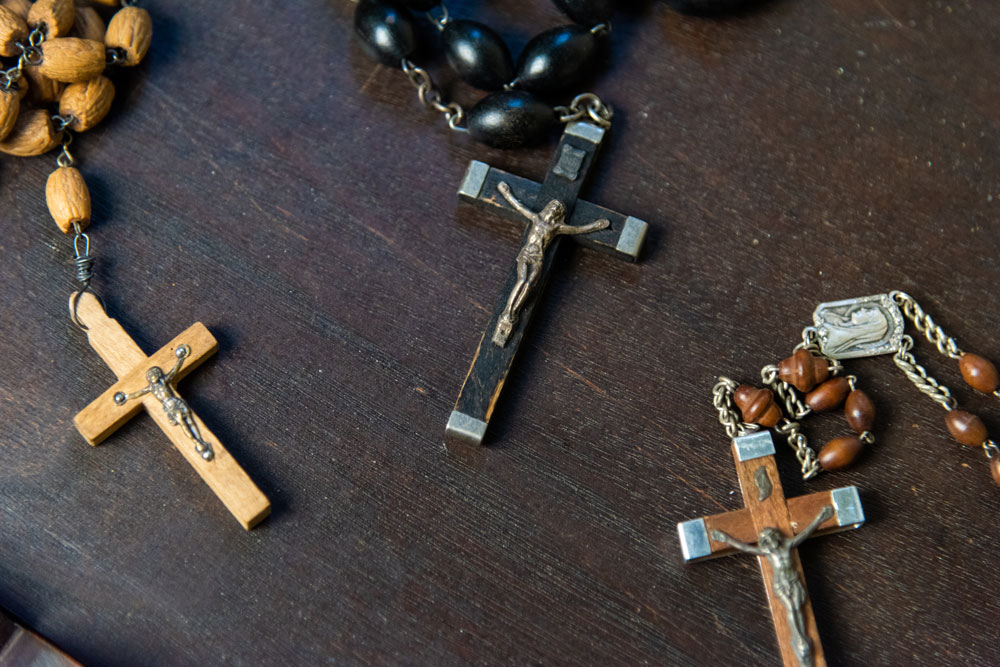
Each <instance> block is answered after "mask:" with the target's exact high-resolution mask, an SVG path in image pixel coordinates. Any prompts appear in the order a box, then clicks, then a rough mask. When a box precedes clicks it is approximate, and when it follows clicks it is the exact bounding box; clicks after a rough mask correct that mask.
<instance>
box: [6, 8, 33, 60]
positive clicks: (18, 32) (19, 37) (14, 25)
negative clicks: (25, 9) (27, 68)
mask: <svg viewBox="0 0 1000 667" xmlns="http://www.w3.org/2000/svg"><path fill="white" fill-rule="evenodd" d="M27 41H28V24H27V23H25V22H24V19H22V18H21V17H20V16H18V15H17V14H15V13H14V11H13V10H12V9H8V8H7V7H4V6H3V5H0V56H3V57H4V58H11V57H13V56H16V55H20V53H21V50H20V49H18V48H17V43H18V42H21V43H26V42H27Z"/></svg>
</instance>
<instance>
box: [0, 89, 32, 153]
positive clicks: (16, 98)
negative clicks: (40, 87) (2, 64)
mask: <svg viewBox="0 0 1000 667" xmlns="http://www.w3.org/2000/svg"><path fill="white" fill-rule="evenodd" d="M27 91H28V83H27V82H26V81H25V80H24V79H23V78H22V79H21V80H20V81H18V82H17V88H12V89H10V90H6V89H4V88H3V87H0V141H2V140H3V139H4V138H6V137H7V135H8V134H10V133H11V131H12V130H13V129H14V125H16V124H17V117H18V114H19V113H20V111H21V100H22V99H23V98H24V94H25V93H26V92H27Z"/></svg>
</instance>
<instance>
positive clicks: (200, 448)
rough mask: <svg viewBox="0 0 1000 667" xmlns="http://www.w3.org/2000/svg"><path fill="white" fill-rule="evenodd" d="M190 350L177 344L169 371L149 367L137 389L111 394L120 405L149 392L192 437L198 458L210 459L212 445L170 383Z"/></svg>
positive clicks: (172, 419)
mask: <svg viewBox="0 0 1000 667" xmlns="http://www.w3.org/2000/svg"><path fill="white" fill-rule="evenodd" d="M190 353H191V349H190V348H189V347H188V346H187V345H180V346H178V348H177V350H176V351H175V352H174V356H176V357H177V362H176V363H175V364H174V367H173V368H171V369H170V372H169V373H167V374H166V375H164V373H163V370H162V369H160V367H159V366H153V367H152V368H150V369H149V370H148V371H146V381H147V382H149V384H147V385H146V386H145V387H143V388H142V389H140V390H139V391H133V392H132V393H130V394H125V393H123V392H118V393H117V394H115V403H117V404H118V405H124V404H125V402H126V401H131V400H134V399H137V398H139V397H141V396H145V395H146V394H152V395H153V396H154V397H155V398H156V399H157V400H159V401H160V403H161V404H162V405H163V411H164V412H165V413H167V418H168V419H169V420H170V423H171V424H173V425H174V426H180V427H181V428H182V429H184V433H186V434H187V436H188V437H189V438H191V439H192V440H194V447H195V450H196V451H197V452H198V453H199V454H201V458H203V459H205V460H206V461H211V460H212V457H213V456H215V454H214V453H213V452H212V446H211V445H210V444H209V443H207V442H205V440H204V439H203V438H202V437H201V430H200V429H199V428H198V424H197V423H196V422H195V420H194V416H193V415H192V414H191V408H190V407H189V406H188V404H187V401H185V400H184V399H183V398H181V397H180V396H178V395H177V392H176V391H174V388H173V385H171V384H170V383H171V382H172V381H173V379H174V378H175V377H176V376H177V372H178V371H179V370H180V369H181V366H183V365H184V360H185V359H187V357H188V355H189V354H190Z"/></svg>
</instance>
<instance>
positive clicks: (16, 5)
mask: <svg viewBox="0 0 1000 667" xmlns="http://www.w3.org/2000/svg"><path fill="white" fill-rule="evenodd" d="M0 5H2V6H4V7H6V8H7V9H9V10H10V11H12V12H14V13H15V14H17V15H18V16H20V17H21V18H22V19H24V20H25V21H27V20H28V12H30V11H31V0H0Z"/></svg>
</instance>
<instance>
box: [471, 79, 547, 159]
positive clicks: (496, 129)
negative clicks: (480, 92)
mask: <svg viewBox="0 0 1000 667" xmlns="http://www.w3.org/2000/svg"><path fill="white" fill-rule="evenodd" d="M468 124H469V133H470V134H471V135H472V138H473V139H475V140H476V141H479V142H481V143H484V144H486V145H487V146H492V147H494V148H518V147H520V146H526V145H529V144H535V143H538V142H540V141H542V140H543V139H545V137H546V136H547V135H548V133H549V131H550V130H551V129H552V127H553V126H554V125H555V124H556V115H555V111H553V109H552V107H550V106H549V105H547V104H545V103H544V102H542V101H541V100H539V99H538V98H537V97H535V96H534V95H532V94H531V93H528V92H525V91H523V90H508V91H504V92H502V93H493V94H492V95H487V96H486V97H484V98H483V99H482V100H480V101H479V103H478V104H477V105H476V106H474V107H472V109H470V110H469V120H468Z"/></svg>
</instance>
